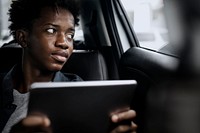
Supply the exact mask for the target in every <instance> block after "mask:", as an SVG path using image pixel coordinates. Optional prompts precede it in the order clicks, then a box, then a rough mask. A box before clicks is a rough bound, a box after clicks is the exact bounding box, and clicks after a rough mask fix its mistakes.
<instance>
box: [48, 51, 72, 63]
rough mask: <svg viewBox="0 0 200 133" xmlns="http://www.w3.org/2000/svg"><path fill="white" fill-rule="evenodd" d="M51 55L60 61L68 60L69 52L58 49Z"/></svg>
mask: <svg viewBox="0 0 200 133" xmlns="http://www.w3.org/2000/svg"><path fill="white" fill-rule="evenodd" d="M51 57H52V58H53V59H54V60H56V61H58V62H63V63H64V62H66V61H67V58H68V53H67V52H66V51H56V52H53V53H52V54H51Z"/></svg>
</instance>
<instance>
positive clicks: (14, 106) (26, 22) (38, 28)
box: [0, 0, 136, 133]
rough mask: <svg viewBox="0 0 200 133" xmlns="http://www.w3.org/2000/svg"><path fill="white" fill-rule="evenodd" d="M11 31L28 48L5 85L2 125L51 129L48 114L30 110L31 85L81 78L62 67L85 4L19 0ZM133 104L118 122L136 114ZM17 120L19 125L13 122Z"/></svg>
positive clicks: (17, 129) (65, 0)
mask: <svg viewBox="0 0 200 133" xmlns="http://www.w3.org/2000/svg"><path fill="white" fill-rule="evenodd" d="M9 15H10V22H11V24H10V27H9V28H10V31H11V33H12V35H13V37H14V39H15V41H16V42H17V43H18V44H19V45H20V46H21V47H22V48H23V56H22V62H21V64H17V65H15V66H14V67H13V68H12V69H11V70H10V71H9V72H8V73H7V74H6V75H5V77H4V79H3V81H2V85H1V88H2V90H1V92H2V93H1V94H0V98H1V103H0V104H1V105H0V111H1V112H0V113H1V114H0V115H1V117H0V118H1V119H0V131H2V132H4V133H7V132H10V129H11V132H51V128H50V126H51V125H50V120H49V119H48V117H46V116H45V114H33V115H30V116H27V103H28V94H29V93H28V92H29V90H28V88H29V86H30V85H31V84H32V83H34V82H50V81H51V82H56V81H59V82H68V81H80V80H81V78H80V77H78V76H77V75H73V74H63V73H61V72H60V70H61V69H62V67H63V65H64V64H65V63H66V62H67V60H68V59H69V57H70V55H71V54H72V51H73V37H74V34H75V25H77V24H78V21H79V19H78V15H79V5H78V3H77V2H76V1H75V0H48V1H47V0H15V1H13V2H12V4H11V8H10V10H9ZM134 117H135V112H134V111H133V110H128V111H125V112H121V113H118V114H114V115H113V116H112V117H111V120H112V122H113V123H119V122H121V121H124V120H132V119H133V118H134ZM13 125H14V126H13ZM135 131H136V125H135V124H134V123H132V124H131V125H119V126H117V127H116V128H114V129H113V131H111V132H112V133H115V132H135Z"/></svg>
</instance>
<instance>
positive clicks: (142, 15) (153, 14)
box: [121, 0, 169, 51]
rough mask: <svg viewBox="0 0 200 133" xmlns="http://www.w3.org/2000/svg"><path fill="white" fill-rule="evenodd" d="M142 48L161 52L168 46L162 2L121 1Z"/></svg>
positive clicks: (153, 0) (143, 0)
mask: <svg viewBox="0 0 200 133" xmlns="http://www.w3.org/2000/svg"><path fill="white" fill-rule="evenodd" d="M121 2H122V4H123V6H124V8H125V10H126V12H127V14H128V17H129V20H130V22H131V24H132V27H133V29H134V31H135V33H136V36H137V38H138V41H139V44H140V47H144V48H148V49H152V50H156V51H160V50H161V49H162V48H164V47H166V45H167V44H168V40H169V39H168V30H167V28H166V24H165V18H164V11H163V6H164V5H163V1H162V0H121Z"/></svg>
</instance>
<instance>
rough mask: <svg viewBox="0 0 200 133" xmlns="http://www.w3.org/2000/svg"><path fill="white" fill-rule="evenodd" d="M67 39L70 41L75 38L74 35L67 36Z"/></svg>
mask: <svg viewBox="0 0 200 133" xmlns="http://www.w3.org/2000/svg"><path fill="white" fill-rule="evenodd" d="M66 37H67V39H68V40H72V39H73V38H74V34H67V36H66Z"/></svg>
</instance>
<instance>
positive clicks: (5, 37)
mask: <svg viewBox="0 0 200 133" xmlns="http://www.w3.org/2000/svg"><path fill="white" fill-rule="evenodd" d="M11 1H12V0H0V47H1V46H2V45H3V44H5V43H8V42H10V41H12V39H13V37H12V36H11V35H10V32H9V29H8V26H9V24H10V23H9V21H8V9H9V7H10V4H11ZM80 21H81V20H80ZM75 30H76V32H75V36H74V42H75V43H76V44H81V43H82V42H84V37H83V31H82V27H81V25H80V24H79V26H77V27H76V28H75Z"/></svg>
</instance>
